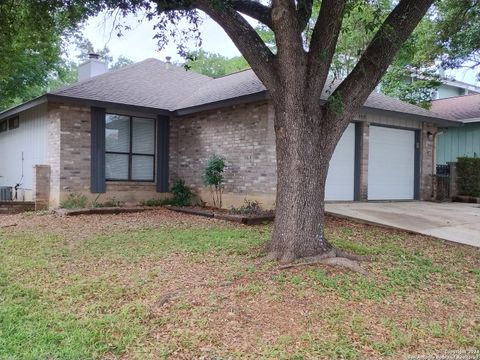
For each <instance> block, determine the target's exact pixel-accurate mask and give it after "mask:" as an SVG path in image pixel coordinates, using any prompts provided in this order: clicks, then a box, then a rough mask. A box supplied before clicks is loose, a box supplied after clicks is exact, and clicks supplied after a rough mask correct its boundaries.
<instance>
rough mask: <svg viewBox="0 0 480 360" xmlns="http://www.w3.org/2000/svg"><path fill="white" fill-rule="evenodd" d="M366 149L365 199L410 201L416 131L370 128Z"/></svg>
mask: <svg viewBox="0 0 480 360" xmlns="http://www.w3.org/2000/svg"><path fill="white" fill-rule="evenodd" d="M368 148H369V150H368V199H369V200H411V199H413V198H414V187H415V181H414V179H415V132H414V131H412V130H401V129H392V128H386V127H381V126H370V137H369V146H368Z"/></svg>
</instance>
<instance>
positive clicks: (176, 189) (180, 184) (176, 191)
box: [172, 179, 193, 206]
mask: <svg viewBox="0 0 480 360" xmlns="http://www.w3.org/2000/svg"><path fill="white" fill-rule="evenodd" d="M172 195H173V199H172V202H173V204H175V205H178V206H186V205H191V204H192V198H193V192H192V190H191V189H190V188H189V187H188V186H187V185H185V181H183V180H181V179H178V180H175V182H174V183H173V185H172Z"/></svg>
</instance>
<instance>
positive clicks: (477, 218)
mask: <svg viewBox="0 0 480 360" xmlns="http://www.w3.org/2000/svg"><path fill="white" fill-rule="evenodd" d="M326 210H327V212H329V213H331V214H334V215H340V216H342V217H347V218H352V219H359V220H361V221H364V222H368V223H373V224H380V225H386V226H389V227H393V228H397V229H402V230H408V231H412V232H416V233H420V234H424V235H430V236H434V237H437V238H440V239H445V240H450V241H454V242H457V243H461V244H467V245H472V246H476V247H480V206H479V205H478V204H464V203H433V202H426V201H408V202H365V203H361V202H357V203H332V204H327V205H326Z"/></svg>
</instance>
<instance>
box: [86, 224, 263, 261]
mask: <svg viewBox="0 0 480 360" xmlns="http://www.w3.org/2000/svg"><path fill="white" fill-rule="evenodd" d="M268 236H269V234H268V233H259V232H258V231H255V230H246V229H222V228H219V229H215V228H214V229H194V230H192V229H169V228H166V229H162V230H161V231H159V230H144V231H136V232H132V233H126V234H114V235H110V236H101V237H97V238H93V239H90V240H88V241H85V242H84V243H83V244H82V247H81V250H82V252H84V253H88V254H91V255H94V256H98V257H103V256H107V255H108V256H109V257H124V258H129V259H139V258H143V257H145V256H148V257H159V256H164V255H165V254H168V253H171V252H185V253H197V254H205V253H207V252H211V253H216V254H218V253H220V252H222V253H227V254H237V255H245V254H248V253H250V252H251V251H252V249H253V248H255V247H258V246H259V245H261V244H263V243H264V242H265V241H266V239H267V238H268Z"/></svg>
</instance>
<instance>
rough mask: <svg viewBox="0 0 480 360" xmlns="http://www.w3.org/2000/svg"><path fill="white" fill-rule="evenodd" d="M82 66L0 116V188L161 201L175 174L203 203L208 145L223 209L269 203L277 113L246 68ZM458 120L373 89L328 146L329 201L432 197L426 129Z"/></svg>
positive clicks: (43, 198) (42, 197)
mask: <svg viewBox="0 0 480 360" xmlns="http://www.w3.org/2000/svg"><path fill="white" fill-rule="evenodd" d="M79 75H80V81H79V82H78V83H75V84H73V85H71V86H68V87H66V88H64V89H61V90H58V91H54V92H50V93H47V94H45V95H43V96H40V97H38V98H36V99H34V100H31V101H29V102H26V103H24V104H22V105H19V106H16V107H14V108H11V109H8V110H6V111H4V112H2V113H0V154H1V159H0V176H1V177H0V186H12V187H13V186H15V185H16V184H17V183H18V184H20V185H19V186H18V187H19V189H23V191H22V192H21V193H20V194H21V196H22V197H23V198H25V199H35V201H36V202H37V204H38V205H39V206H50V207H57V206H59V204H60V203H61V201H62V200H63V199H65V198H66V197H67V196H68V194H69V193H72V192H74V193H81V194H84V195H86V196H87V197H88V198H89V199H90V200H93V199H95V198H96V197H97V196H98V195H99V194H101V197H100V201H101V200H102V199H104V200H105V199H108V198H112V197H115V198H116V199H118V200H121V201H125V202H130V203H135V202H138V201H140V200H143V199H150V198H159V197H160V196H163V195H165V193H167V191H168V190H169V185H170V184H171V183H172V181H173V180H175V179H177V178H181V179H184V180H185V182H186V184H187V185H189V186H191V187H192V188H194V189H195V190H196V192H197V193H198V194H199V195H200V196H201V197H203V198H204V200H209V199H210V195H209V192H208V191H207V189H205V188H204V186H203V185H202V173H203V167H204V163H205V161H206V160H207V159H208V158H209V157H210V156H211V155H212V154H217V155H222V156H224V157H225V158H226V160H227V163H228V169H227V171H226V183H225V192H224V204H225V206H227V207H228V206H232V205H234V206H236V205H239V204H241V203H243V200H244V199H245V198H248V199H257V200H259V201H260V202H261V203H262V204H263V205H264V206H265V207H269V206H271V205H272V204H273V203H274V201H275V189H276V158H275V135H274V130H273V122H274V116H275V115H274V110H273V106H272V104H271V101H270V100H269V96H268V92H267V91H266V90H265V87H264V86H263V84H262V83H261V82H260V81H259V79H258V78H257V77H256V76H255V74H254V73H253V71H251V70H245V71H240V72H237V73H234V74H231V75H227V76H223V77H220V78H215V79H213V78H210V77H207V76H204V75H200V74H197V73H195V72H192V71H186V70H185V69H184V68H183V67H179V66H176V65H174V64H171V63H169V62H168V61H167V62H162V61H159V60H156V59H147V60H144V61H142V62H139V63H136V64H133V65H129V66H127V67H125V68H122V69H119V70H116V71H107V68H106V66H105V65H104V64H102V63H101V62H100V61H99V60H98V59H96V58H95V57H92V58H91V59H90V60H89V61H88V62H86V63H85V64H83V65H81V67H80V70H79ZM322 97H323V96H322ZM319 101H322V99H319ZM456 125H458V123H457V122H452V121H450V120H449V118H448V117H445V116H442V115H439V114H436V113H434V112H431V111H428V110H425V109H422V108H419V107H417V106H413V105H410V104H407V103H404V102H402V101H399V100H397V99H394V98H391V97H388V96H385V95H382V94H379V93H372V94H371V95H370V97H369V98H368V100H367V101H366V103H365V104H364V106H363V107H362V109H361V110H360V111H359V113H358V114H357V115H356V116H355V118H354V121H353V122H352V123H351V124H350V125H349V126H348V128H347V129H346V131H345V133H344V134H343V136H342V138H341V140H340V142H339V144H338V145H337V148H336V150H335V153H334V155H333V158H332V160H331V162H330V168H329V174H328V179H327V187H326V199H327V200H330V201H366V200H411V199H430V198H431V196H432V179H431V175H432V174H433V173H434V168H435V166H434V155H433V154H434V148H433V144H434V141H433V139H434V136H433V134H434V133H435V132H436V131H437V128H438V127H447V126H456Z"/></svg>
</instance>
